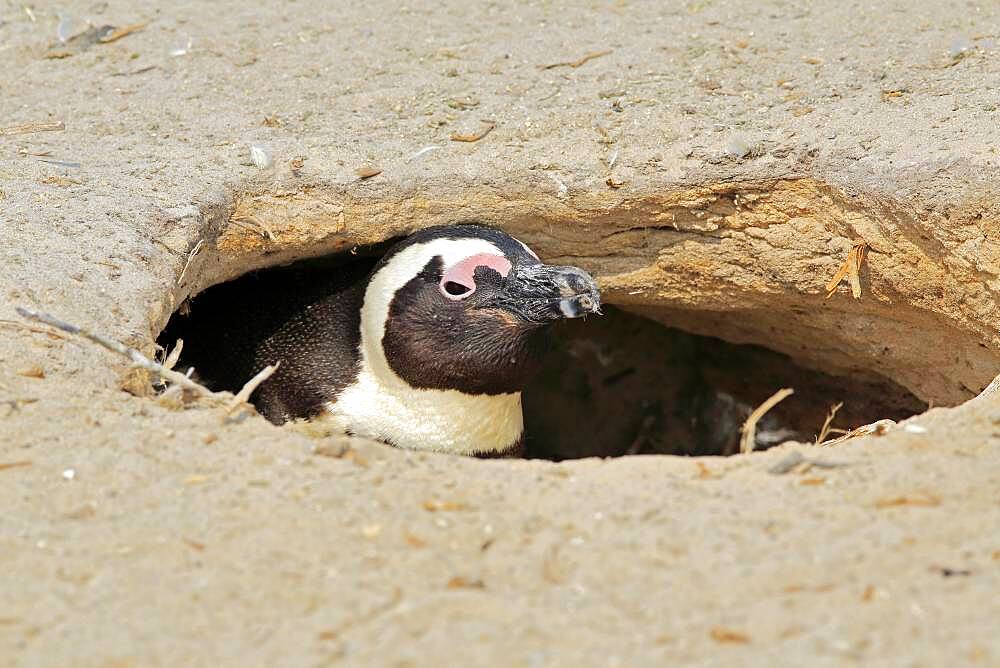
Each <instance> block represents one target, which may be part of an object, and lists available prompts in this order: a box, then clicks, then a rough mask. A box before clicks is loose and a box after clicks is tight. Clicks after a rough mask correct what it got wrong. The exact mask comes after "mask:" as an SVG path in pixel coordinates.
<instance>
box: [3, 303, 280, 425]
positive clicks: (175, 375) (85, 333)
mask: <svg viewBox="0 0 1000 668" xmlns="http://www.w3.org/2000/svg"><path fill="white" fill-rule="evenodd" d="M15 310H16V311H17V312H18V314H20V315H21V317H23V318H27V319H28V320H32V321H34V322H41V323H44V324H46V325H50V326H52V327H55V328H56V329H60V330H62V331H64V332H67V333H69V334H77V335H79V336H82V337H84V338H85V339H89V340H91V341H93V342H94V343H96V344H97V345H99V346H101V347H103V348H107V349H108V350H110V351H112V352H116V353H118V354H119V355H124V356H125V357H128V358H129V359H130V360H132V364H133V365H134V366H136V367H139V368H140V369H145V370H147V371H149V372H151V373H154V374H156V375H157V376H159V377H160V378H162V379H163V380H165V381H167V382H168V383H173V384H174V386H175V387H174V388H171V390H174V389H175V388H177V387H180V388H183V389H185V390H189V391H190V392H192V393H194V394H195V395H196V396H198V397H200V398H204V399H209V400H211V401H212V402H214V403H219V404H222V403H224V404H226V407H227V408H226V413H227V414H229V413H231V412H232V411H233V409H235V408H236V407H237V406H239V405H241V404H244V403H247V400H248V399H249V398H250V395H251V394H253V391H254V390H255V389H257V386H259V385H260V384H261V383H263V382H264V381H265V380H267V379H268V378H269V377H270V376H271V374H272V373H274V372H275V371H276V370H277V369H278V364H279V363H278V362H276V363H274V364H273V365H271V366H268V367H265V368H264V369H261V371H260V372H258V373H257V375H255V376H254V377H253V378H251V379H250V380H249V381H247V383H246V385H244V386H243V388H242V389H241V390H240V391H239V392H238V393H237V394H236V395H235V396H233V395H232V394H230V393H229V392H213V391H212V390H210V389H208V388H207V387H205V386H204V385H202V384H200V383H197V382H195V381H193V380H191V379H190V378H189V377H188V376H187V375H185V374H183V373H180V372H179V371H174V370H173V369H171V368H169V367H168V366H167V365H165V364H158V363H157V362H154V361H153V360H151V359H149V358H148V357H146V356H145V355H143V354H142V353H140V352H139V351H138V350H136V349H135V348H130V347H128V346H126V345H125V344H124V343H121V342H119V341H115V340H114V339H112V338H109V337H107V336H104V335H102V334H98V333H96V332H92V331H90V330H87V329H84V328H83V327H78V326H77V325H74V324H71V323H68V322H65V321H63V320H59V319H58V318H56V317H54V316H51V315H49V314H48V313H41V312H39V311H34V310H32V309H29V308H25V307H23V306H17V307H15ZM182 345H183V343H182V342H181V341H180V340H178V342H177V348H175V350H174V353H176V354H177V356H179V355H180V351H179V349H180V348H181V346H182ZM174 353H171V355H170V358H172V357H173V356H174ZM168 361H170V363H171V366H172V365H173V364H175V363H176V360H172V361H171V360H170V359H169V358H168ZM168 392H169V390H168Z"/></svg>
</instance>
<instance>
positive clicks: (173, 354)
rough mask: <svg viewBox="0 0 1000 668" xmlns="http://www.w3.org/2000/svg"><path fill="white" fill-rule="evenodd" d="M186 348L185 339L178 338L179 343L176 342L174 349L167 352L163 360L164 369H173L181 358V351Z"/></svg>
mask: <svg viewBox="0 0 1000 668" xmlns="http://www.w3.org/2000/svg"><path fill="white" fill-rule="evenodd" d="M182 350H184V339H177V343H175V344H174V349H173V350H171V351H170V353H169V354H167V357H166V359H164V360H163V368H164V369H173V368H174V367H175V366H177V360H179V359H180V358H181V351H182Z"/></svg>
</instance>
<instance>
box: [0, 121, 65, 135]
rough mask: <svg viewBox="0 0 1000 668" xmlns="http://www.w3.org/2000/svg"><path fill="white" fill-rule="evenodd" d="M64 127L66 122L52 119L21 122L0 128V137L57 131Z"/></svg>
mask: <svg viewBox="0 0 1000 668" xmlns="http://www.w3.org/2000/svg"><path fill="white" fill-rule="evenodd" d="M65 129H66V124H65V123H63V122H62V121H53V122H51V123H22V124H21V125H12V126H10V127H6V128H0V137H7V136H10V135H26V134H30V133H32V132H58V131H60V130H65Z"/></svg>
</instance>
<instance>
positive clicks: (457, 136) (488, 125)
mask: <svg viewBox="0 0 1000 668" xmlns="http://www.w3.org/2000/svg"><path fill="white" fill-rule="evenodd" d="M483 123H484V126H483V129H482V130H480V131H479V132H476V133H473V134H468V135H467V134H461V133H458V132H452V133H451V140H452V141H464V142H477V141H479V140H480V139H482V138H483V137H485V136H486V135H488V134H489V133H491V132H493V128H495V127H496V126H497V124H496V123H494V122H493V121H483Z"/></svg>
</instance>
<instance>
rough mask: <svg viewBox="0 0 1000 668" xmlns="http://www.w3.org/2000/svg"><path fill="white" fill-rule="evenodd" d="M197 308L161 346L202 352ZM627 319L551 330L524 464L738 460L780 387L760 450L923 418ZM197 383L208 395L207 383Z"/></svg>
mask: <svg viewBox="0 0 1000 668" xmlns="http://www.w3.org/2000/svg"><path fill="white" fill-rule="evenodd" d="M387 246H388V244H380V245H379V246H377V247H372V248H368V249H365V248H362V249H358V251H357V255H348V254H341V255H336V256H329V257H325V258H320V259H312V260H304V261H302V262H306V263H311V264H314V265H316V266H318V267H320V268H323V269H327V270H331V271H336V270H338V268H342V267H343V265H344V264H345V263H350V262H364V261H368V262H371V261H372V258H374V257H377V256H378V255H379V254H381V252H384V249H385V248H387ZM268 271H269V270H268V269H262V270H258V271H255V272H252V276H253V280H252V281H249V282H248V281H246V280H244V281H240V279H234V280H235V281H237V283H238V284H239V285H243V284H245V285H247V289H253V286H254V285H259V283H258V281H266V280H267V274H268ZM241 278H242V277H241ZM212 289H213V288H209V289H208V290H212ZM206 292H208V291H206ZM197 305H198V297H197V296H195V297H194V298H193V299H192V300H191V303H190V309H188V308H187V307H184V308H181V309H179V311H178V313H175V314H174V315H173V316H172V318H171V321H170V323H168V325H167V327H166V328H165V329H164V332H163V333H162V334H161V335H160V338H159V343H160V344H161V345H163V346H165V347H170V346H172V345H173V342H174V338H175V336H176V334H177V332H178V331H179V330H183V332H184V338H185V345H186V346H198V345H199V323H198V315H197V314H198V308H197ZM262 306H263V305H262ZM630 309H631V311H624V310H621V309H619V308H616V307H614V306H608V308H606V310H605V311H606V313H605V315H604V316H603V317H591V318H589V319H588V320H587V321H586V322H565V323H559V324H557V325H556V326H555V327H554V331H553V349H552V351H551V353H550V354H549V356H548V358H547V361H546V364H545V366H544V368H543V370H542V372H541V373H540V374H539V375H538V376H537V377H536V378H535V379H534V380H533V381H532V382H531V383H530V384H529V386H528V387H527V388H526V389H525V392H524V413H525V425H526V443H527V451H528V452H527V455H528V457H530V458H542V459H551V460H564V459H576V458H581V457H591V456H598V457H619V456H624V455H635V454H674V455H731V454H735V453H736V452H737V451H738V442H739V433H740V428H741V425H742V423H743V421H744V420H745V419H746V417H747V415H748V414H749V413H750V412H751V411H752V410H753V408H755V407H756V406H758V405H759V404H760V403H761V402H762V401H764V400H765V399H767V398H768V397H769V396H770V395H771V394H773V393H774V392H775V391H776V390H777V389H779V388H783V387H790V388H793V389H794V390H795V394H794V395H793V396H791V397H789V398H788V399H786V400H785V401H784V402H782V403H781V404H779V405H778V406H777V407H775V408H774V409H773V410H772V411H770V412H769V413H768V414H767V415H766V416H765V417H764V418H763V419H762V420H761V421H760V423H759V425H758V429H757V439H756V448H757V449H766V448H768V447H772V446H774V445H777V444H779V443H781V442H784V441H787V440H798V441H807V442H808V441H813V440H814V439H815V438H816V436H817V434H818V433H819V431H820V429H821V427H822V425H823V423H824V420H825V418H826V416H827V414H828V413H829V411H830V410H831V408H832V407H833V406H834V405H836V404H839V403H842V404H843V405H842V406H841V407H840V409H839V410H838V411H837V414H836V417H835V419H834V421H833V423H832V427H833V428H834V430H835V431H834V432H833V433H831V434H830V436H831V437H832V436H835V435H836V434H837V433H838V432H837V431H836V430H837V429H844V430H846V429H851V428H854V427H858V426H861V425H864V424H868V423H871V422H874V421H877V420H881V419H885V418H889V419H894V420H900V419H903V418H906V417H909V416H911V415H914V414H916V413H919V412H922V411H923V410H924V409H926V407H927V406H926V404H925V403H924V402H922V401H920V400H919V399H917V398H916V397H915V396H913V395H912V394H911V393H910V392H908V391H907V390H905V389H904V388H902V387H901V386H899V385H897V384H896V383H894V382H892V381H891V380H889V379H886V378H881V377H877V376H870V377H866V378H859V377H856V376H850V377H848V376H832V375H827V374H824V373H820V372H817V371H815V370H811V369H806V368H803V367H801V366H798V365H797V364H795V363H794V362H793V361H792V360H791V359H790V358H789V357H787V356H785V355H782V354H780V353H776V352H773V351H771V350H768V349H766V348H761V347H758V346H751V345H735V344H731V343H727V342H725V341H722V340H720V339H715V338H711V337H706V336H697V335H693V334H688V333H685V332H682V331H680V330H677V329H672V328H668V327H666V326H664V325H662V324H660V323H658V322H655V321H653V320H651V319H648V318H645V317H643V316H642V307H638V308H636V307H634V306H630ZM189 310H190V313H189V314H188V315H180V313H188V311H189ZM239 329H240V324H239V323H232V330H233V331H239ZM209 338H211V337H209ZM202 380H203V381H204V382H206V383H207V384H209V385H210V386H212V385H213V383H212V378H210V377H209V378H203V379H202ZM213 389H228V390H236V389H238V388H232V387H220V386H218V385H216V386H215V387H214V388H213Z"/></svg>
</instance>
